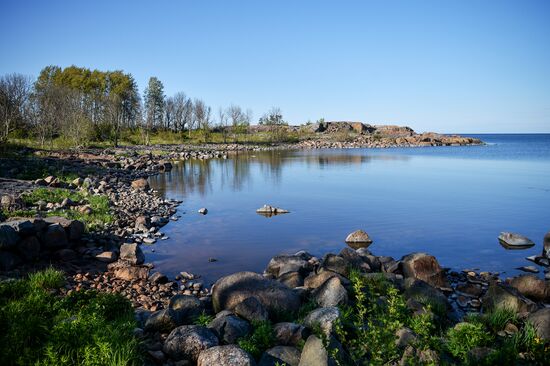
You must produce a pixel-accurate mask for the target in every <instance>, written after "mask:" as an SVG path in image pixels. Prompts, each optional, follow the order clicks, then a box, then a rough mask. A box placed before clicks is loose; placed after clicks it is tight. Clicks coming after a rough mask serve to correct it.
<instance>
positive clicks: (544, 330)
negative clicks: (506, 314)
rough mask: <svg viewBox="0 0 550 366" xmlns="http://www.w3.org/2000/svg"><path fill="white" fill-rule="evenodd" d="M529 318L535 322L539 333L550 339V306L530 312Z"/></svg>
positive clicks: (532, 322)
mask: <svg viewBox="0 0 550 366" xmlns="http://www.w3.org/2000/svg"><path fill="white" fill-rule="evenodd" d="M527 320H528V321H529V322H531V324H533V326H534V327H535V331H536V332H537V335H538V336H539V337H540V338H542V339H544V340H545V341H550V308H544V309H540V310H537V311H535V312H534V313H531V314H529V316H528V317H527Z"/></svg>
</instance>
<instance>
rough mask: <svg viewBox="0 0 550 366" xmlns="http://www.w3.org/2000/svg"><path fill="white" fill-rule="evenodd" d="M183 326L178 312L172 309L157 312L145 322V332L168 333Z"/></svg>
mask: <svg viewBox="0 0 550 366" xmlns="http://www.w3.org/2000/svg"><path fill="white" fill-rule="evenodd" d="M179 325H181V323H180V320H179V318H178V314H177V313H176V311H174V310H173V309H170V308H166V309H163V310H159V311H155V312H154V313H152V314H151V315H150V316H149V318H147V320H146V321H145V331H147V332H161V333H168V332H171V331H172V329H174V328H176V327H177V326H179Z"/></svg>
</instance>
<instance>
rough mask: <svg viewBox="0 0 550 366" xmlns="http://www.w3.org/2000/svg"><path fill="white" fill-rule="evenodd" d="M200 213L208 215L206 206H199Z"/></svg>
mask: <svg viewBox="0 0 550 366" xmlns="http://www.w3.org/2000/svg"><path fill="white" fill-rule="evenodd" d="M198 213H200V214H201V215H206V214H207V213H208V209H207V208H206V207H202V208H199V211H198Z"/></svg>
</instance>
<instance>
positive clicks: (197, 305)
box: [168, 295, 204, 324]
mask: <svg viewBox="0 0 550 366" xmlns="http://www.w3.org/2000/svg"><path fill="white" fill-rule="evenodd" d="M168 307H169V308H170V309H173V310H174V311H175V312H176V314H177V317H178V319H179V321H180V323H181V324H190V323H192V322H193V321H194V320H195V319H196V318H197V317H198V316H199V315H201V313H202V312H203V311H204V305H203V303H202V302H201V301H200V300H199V299H197V298H196V297H195V296H191V295H175V296H172V298H171V299H170V303H169V305H168Z"/></svg>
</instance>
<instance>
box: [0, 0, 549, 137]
mask: <svg viewBox="0 0 550 366" xmlns="http://www.w3.org/2000/svg"><path fill="white" fill-rule="evenodd" d="M0 4H1V5H0V7H1V8H0V46H1V48H0V49H1V56H0V74H4V73H11V72H19V73H23V74H28V75H32V76H36V75H38V73H39V71H40V70H41V69H42V67H44V66H46V65H49V64H54V65H60V66H69V65H72V64H74V65H78V66H86V67H90V68H98V69H102V70H113V69H122V70H124V71H126V72H129V73H132V74H133V75H134V76H135V78H136V80H137V82H138V84H139V86H140V89H141V90H143V88H144V87H145V85H146V83H147V80H148V78H149V77H150V76H157V77H159V78H160V79H161V80H162V82H163V83H164V86H165V91H166V94H167V95H171V94H173V93H175V92H177V91H180V90H181V91H184V92H185V93H186V94H188V95H190V96H192V97H200V98H202V99H204V100H205V101H206V102H207V103H208V104H209V105H211V106H212V107H213V109H214V110H216V109H217V107H218V106H227V105H229V104H231V103H235V104H238V105H241V106H243V107H245V108H246V107H248V108H251V109H252V110H253V111H254V116H255V119H257V118H258V117H260V116H261V114H262V113H263V112H265V111H266V110H267V109H269V108H270V107H271V106H279V107H280V108H281V109H282V111H283V114H284V116H285V118H286V119H287V120H288V121H290V122H292V123H301V122H305V121H307V120H308V119H309V120H316V119H318V118H320V117H324V118H325V119H326V120H360V121H364V122H369V123H378V124H380V123H392V124H406V125H410V126H411V127H413V128H414V129H415V130H417V131H427V130H432V131H438V132H550V1H544V0H543V1H531V0H525V1H520V0H516V1H503V0H498V1H481V0H475V1H473V0H472V1H468V0H461V1H450V0H449V1H440V0H438V1H424V0H418V1H390V0H388V1H383V0H380V1H296V0H293V1H193V2H191V1H147V2H145V1H96V0H94V1H55V0H49V1H26V0H17V1H6V0H1V2H0Z"/></svg>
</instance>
